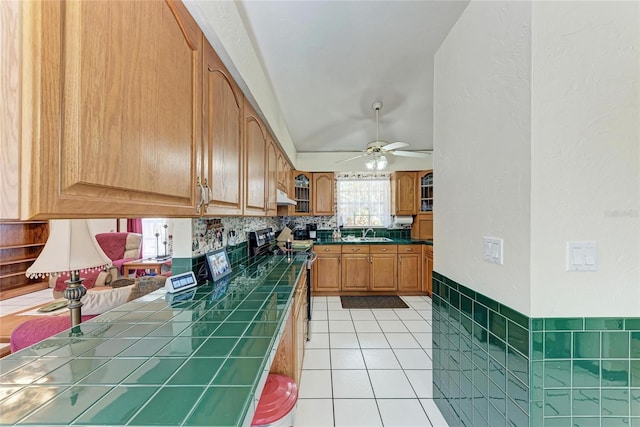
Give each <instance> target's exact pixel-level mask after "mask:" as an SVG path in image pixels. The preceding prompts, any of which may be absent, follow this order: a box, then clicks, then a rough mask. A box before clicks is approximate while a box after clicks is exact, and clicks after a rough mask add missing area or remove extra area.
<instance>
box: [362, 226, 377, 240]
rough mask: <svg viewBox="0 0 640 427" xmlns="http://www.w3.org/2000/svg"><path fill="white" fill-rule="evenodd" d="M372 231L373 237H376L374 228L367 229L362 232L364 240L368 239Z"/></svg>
mask: <svg viewBox="0 0 640 427" xmlns="http://www.w3.org/2000/svg"><path fill="white" fill-rule="evenodd" d="M370 231H371V232H372V233H373V237H376V232H375V231H374V230H373V228H367V229H366V230H362V238H363V239H364V238H365V237H367V234H368V233H369V232H370Z"/></svg>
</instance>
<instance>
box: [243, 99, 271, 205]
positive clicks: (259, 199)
mask: <svg viewBox="0 0 640 427" xmlns="http://www.w3.org/2000/svg"><path fill="white" fill-rule="evenodd" d="M244 116H245V117H244V136H245V147H246V158H245V209H244V213H245V215H264V214H265V213H266V187H265V177H266V148H267V133H266V131H265V129H264V126H263V124H262V121H261V120H260V118H259V117H258V115H257V114H256V112H255V110H254V109H253V107H252V106H251V104H249V102H248V101H247V100H246V98H245V103H244Z"/></svg>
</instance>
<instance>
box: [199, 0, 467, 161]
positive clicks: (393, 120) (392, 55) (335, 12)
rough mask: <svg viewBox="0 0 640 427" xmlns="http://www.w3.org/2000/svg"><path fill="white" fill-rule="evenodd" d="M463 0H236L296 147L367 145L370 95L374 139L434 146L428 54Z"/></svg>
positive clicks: (320, 148) (316, 148)
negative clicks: (378, 103) (376, 108)
mask: <svg viewBox="0 0 640 427" xmlns="http://www.w3.org/2000/svg"><path fill="white" fill-rule="evenodd" d="M199 3H200V2H197V1H193V2H190V4H189V3H188V6H189V8H190V9H191V11H192V13H194V12H195V13H194V16H195V17H196V19H197V20H199V23H200V24H201V26H202V25H203V22H202V19H207V13H211V12H210V11H207V10H205V8H206V7H208V6H204V7H200V10H194V9H198V7H199ZM202 3H205V2H202ZM202 3H200V6H202ZM467 4H468V0H464V1H458V0H448V1H428V0H421V1H395V0H393V1H255V0H238V1H236V6H237V8H238V12H239V16H240V18H241V20H242V21H243V23H244V27H245V30H246V33H247V34H248V36H249V39H250V42H251V44H252V45H253V49H254V50H255V52H256V56H257V58H258V61H259V62H260V63H261V65H262V68H263V70H264V73H265V74H266V79H267V81H268V82H269V83H270V85H271V87H272V90H273V93H274V94H275V98H276V100H275V101H276V105H277V106H278V107H279V110H280V116H281V119H282V120H283V122H284V126H285V127H286V129H288V132H289V134H290V136H291V140H292V142H293V144H294V146H295V149H296V151H297V152H299V153H304V152H321V151H322V152H329V151H334V152H335V151H347V152H353V151H359V150H362V149H364V148H365V146H366V144H367V143H368V142H370V141H373V140H375V137H376V127H375V113H374V111H373V110H372V109H371V104H372V103H373V102H374V101H375V100H381V101H383V103H384V106H383V108H382V110H381V112H380V139H382V140H386V141H388V142H394V141H404V142H407V143H409V144H411V146H410V147H408V148H407V150H430V149H432V148H433V141H432V135H433V129H432V122H433V120H432V119H433V105H432V100H433V55H434V53H435V52H436V50H437V49H438V47H439V46H440V44H441V43H442V41H443V40H444V38H445V36H446V35H447V33H448V32H449V30H450V28H451V27H452V26H453V24H454V23H455V22H456V20H457V19H458V17H459V16H460V14H461V13H462V11H463V10H464V8H465V7H466V5H467ZM209 16H210V15H209ZM205 26H206V25H205ZM213 30H214V31H215V28H213ZM206 33H207V31H206V29H205V34H206ZM212 43H214V42H213V41H212ZM214 47H216V45H215V43H214ZM224 59H225V58H224V57H223V60H224ZM227 65H230V64H227ZM230 68H233V66H232V65H231V67H230ZM231 71H232V73H233V70H231Z"/></svg>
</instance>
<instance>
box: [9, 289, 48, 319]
mask: <svg viewBox="0 0 640 427" xmlns="http://www.w3.org/2000/svg"><path fill="white" fill-rule="evenodd" d="M49 301H53V291H52V290H51V289H43V290H41V291H38V292H32V293H30V294H26V295H21V296H19V297H15V298H9V299H6V300H3V301H0V316H6V315H7V314H11V313H15V312H17V311H20V310H24V309H26V308H31V307H33V306H34V305H38V304H43V303H45V302H49Z"/></svg>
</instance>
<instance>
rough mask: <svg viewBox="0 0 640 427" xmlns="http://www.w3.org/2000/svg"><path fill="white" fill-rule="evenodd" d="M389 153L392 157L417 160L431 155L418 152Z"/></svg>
mask: <svg viewBox="0 0 640 427" xmlns="http://www.w3.org/2000/svg"><path fill="white" fill-rule="evenodd" d="M389 153H390V154H393V155H394V156H400V157H415V158H418V159H426V158H427V157H429V156H430V155H431V154H432V152H420V151H390V152H389Z"/></svg>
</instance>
